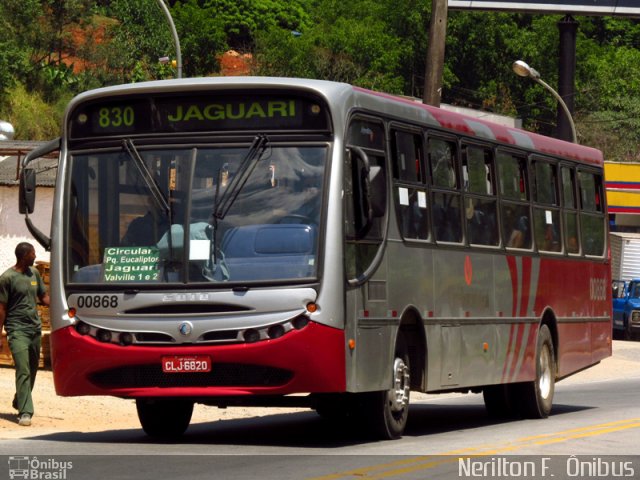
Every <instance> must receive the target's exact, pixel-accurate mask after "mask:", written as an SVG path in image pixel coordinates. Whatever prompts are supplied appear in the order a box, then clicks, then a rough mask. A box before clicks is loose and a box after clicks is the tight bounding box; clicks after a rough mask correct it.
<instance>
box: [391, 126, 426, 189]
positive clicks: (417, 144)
mask: <svg viewBox="0 0 640 480" xmlns="http://www.w3.org/2000/svg"><path fill="white" fill-rule="evenodd" d="M393 138H394V162H393V163H394V170H395V171H394V174H395V177H396V178H397V179H398V180H403V181H407V182H422V181H423V178H422V160H423V155H422V138H421V136H420V135H416V134H414V133H409V132H402V131H396V132H394V137H393Z"/></svg>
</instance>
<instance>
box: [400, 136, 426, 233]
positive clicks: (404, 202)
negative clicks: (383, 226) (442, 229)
mask: <svg viewBox="0 0 640 480" xmlns="http://www.w3.org/2000/svg"><path fill="white" fill-rule="evenodd" d="M391 138H392V142H393V148H392V154H393V161H392V163H393V170H394V200H395V203H396V211H397V212H398V221H399V224H400V233H401V234H402V237H403V238H410V239H419V240H426V239H427V238H428V237H429V217H428V206H427V193H426V190H425V187H424V183H423V182H424V174H423V165H424V154H423V147H422V137H421V135H419V134H416V133H410V132H405V131H394V132H393V134H392V137H391Z"/></svg>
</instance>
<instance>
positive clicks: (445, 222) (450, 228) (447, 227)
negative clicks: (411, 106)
mask: <svg viewBox="0 0 640 480" xmlns="http://www.w3.org/2000/svg"><path fill="white" fill-rule="evenodd" d="M428 141H429V165H430V167H431V185H432V188H433V192H432V202H431V207H432V209H431V210H432V215H433V232H434V237H435V239H436V241H438V242H454V243H460V242H462V205H461V201H462V200H461V196H460V191H459V187H460V182H459V179H458V169H457V164H458V161H457V149H456V144H455V143H454V142H450V141H446V140H443V139H440V138H433V137H430V138H429V140H428Z"/></svg>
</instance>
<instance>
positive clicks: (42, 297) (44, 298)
mask: <svg viewBox="0 0 640 480" xmlns="http://www.w3.org/2000/svg"><path fill="white" fill-rule="evenodd" d="M38 298H39V299H40V304H41V305H45V306H47V307H48V306H49V293H48V292H44V293H43V294H42V295H40V296H39V297H38Z"/></svg>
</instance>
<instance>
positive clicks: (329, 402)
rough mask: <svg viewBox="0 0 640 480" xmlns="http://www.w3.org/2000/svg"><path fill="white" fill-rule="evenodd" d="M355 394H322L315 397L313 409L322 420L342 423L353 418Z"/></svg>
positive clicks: (355, 407)
mask: <svg viewBox="0 0 640 480" xmlns="http://www.w3.org/2000/svg"><path fill="white" fill-rule="evenodd" d="M356 399H357V394H352V393H336V394H322V395H319V396H318V398H317V399H316V404H315V407H314V408H315V410H316V413H317V414H318V415H320V416H321V417H322V419H323V420H327V421H329V422H334V423H340V424H342V423H343V422H345V421H350V420H353V419H354V418H355V416H356V415H355V414H356V412H357V405H356V401H355V400H356Z"/></svg>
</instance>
